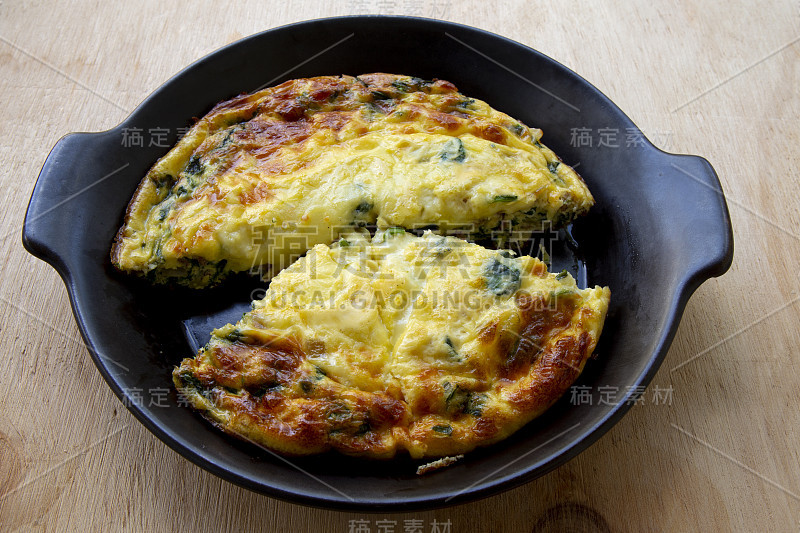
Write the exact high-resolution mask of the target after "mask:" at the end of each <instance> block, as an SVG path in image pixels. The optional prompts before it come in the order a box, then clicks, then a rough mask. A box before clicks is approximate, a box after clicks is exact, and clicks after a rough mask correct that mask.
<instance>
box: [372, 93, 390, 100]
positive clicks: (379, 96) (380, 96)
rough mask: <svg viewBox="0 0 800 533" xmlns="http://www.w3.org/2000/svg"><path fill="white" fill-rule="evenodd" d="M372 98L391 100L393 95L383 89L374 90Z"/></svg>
mask: <svg viewBox="0 0 800 533" xmlns="http://www.w3.org/2000/svg"><path fill="white" fill-rule="evenodd" d="M372 98H373V99H374V100H391V99H392V97H391V96H389V95H388V94H386V93H385V92H382V91H372Z"/></svg>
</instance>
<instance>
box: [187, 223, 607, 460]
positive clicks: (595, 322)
mask: <svg viewBox="0 0 800 533" xmlns="http://www.w3.org/2000/svg"><path fill="white" fill-rule="evenodd" d="M609 298H610V291H609V289H608V288H607V287H605V288H602V287H594V288H589V289H579V288H578V287H577V285H576V283H575V280H574V279H573V278H572V277H571V276H570V275H569V274H567V272H562V273H560V274H549V273H548V272H547V269H546V266H545V264H544V263H543V262H541V261H540V260H538V259H536V258H533V257H527V256H521V257H516V256H515V255H514V254H513V253H511V252H508V251H498V250H489V249H486V248H484V247H482V246H479V245H477V244H472V243H468V242H467V241H465V240H462V239H458V238H454V237H445V236H440V235H436V234H433V233H431V232H429V231H428V232H425V233H424V234H423V235H422V236H421V237H417V236H414V235H412V234H410V233H407V232H405V231H403V230H402V229H400V228H389V229H386V230H384V231H378V232H377V233H376V234H375V236H374V237H373V238H372V240H370V237H369V235H368V234H366V232H363V231H362V232H355V233H352V234H347V235H345V236H344V237H343V238H342V239H341V240H339V241H338V242H337V243H334V244H333V245H331V246H327V245H324V244H319V245H316V246H314V248H313V249H312V250H310V251H309V252H308V254H307V255H306V256H305V257H303V258H302V259H300V260H299V261H297V262H296V263H294V264H293V265H292V266H290V267H289V268H287V269H285V270H283V271H282V272H280V273H279V274H278V275H277V276H276V277H275V278H274V279H273V280H272V282H271V284H270V286H269V289H268V290H267V292H266V295H265V297H264V298H263V299H261V300H257V301H255V302H253V309H252V310H251V311H249V312H247V313H246V314H245V315H244V316H243V317H242V319H241V320H240V321H239V322H238V323H237V324H236V325H231V324H228V325H226V326H224V327H222V328H219V329H217V330H215V331H214V332H213V335H212V338H211V341H210V342H209V343H208V344H207V345H206V346H205V347H204V348H203V349H201V350H200V351H199V353H198V354H197V355H196V357H194V358H192V359H185V360H184V361H183V362H182V363H181V365H180V366H179V367H178V368H176V369H175V371H174V374H173V376H174V381H175V385H176V386H177V387H178V389H179V390H180V391H181V392H182V394H183V395H184V396H185V397H186V398H187V399H188V401H189V402H190V403H191V405H193V406H194V407H195V408H196V409H198V410H200V411H201V412H202V413H203V414H204V415H205V416H206V417H207V418H209V419H210V420H212V421H213V422H214V423H215V424H216V425H217V426H219V427H220V428H221V429H223V430H224V431H226V432H228V433H230V434H232V435H236V436H238V437H240V438H243V439H245V440H248V441H251V442H255V443H257V444H259V445H263V446H267V447H269V448H271V449H273V450H276V451H278V452H281V453H285V454H295V455H304V454H314V453H320V452H324V451H326V450H329V449H334V450H338V451H339V452H342V453H345V454H349V455H355V456H363V457H369V458H391V457H393V456H395V454H396V453H398V452H401V451H406V452H407V453H408V454H409V455H410V456H411V457H413V458H422V457H442V456H447V455H453V454H460V453H464V452H468V451H470V450H472V449H474V448H475V447H476V446H484V445H488V444H491V443H494V442H497V441H500V440H501V439H504V438H506V437H507V436H509V435H510V434H512V433H513V432H514V431H516V430H517V429H519V428H520V427H521V426H522V425H524V424H526V423H527V422H529V421H530V420H531V419H533V418H534V417H536V416H538V415H539V414H540V413H542V412H543V411H544V410H545V409H547V408H548V407H549V406H550V405H551V404H552V403H553V402H555V401H556V400H557V399H558V398H559V397H560V396H561V395H562V394H563V393H564V392H565V391H566V390H567V388H568V387H569V386H570V385H571V384H572V383H573V381H574V380H575V379H576V378H577V377H578V375H579V374H580V372H581V370H582V369H583V367H584V364H585V362H586V361H587V359H588V358H589V356H590V355H591V354H592V351H593V350H594V348H595V345H596V344H597V341H598V337H599V335H600V332H601V329H602V327H603V321H604V319H605V315H606V310H607V308H608V304H609Z"/></svg>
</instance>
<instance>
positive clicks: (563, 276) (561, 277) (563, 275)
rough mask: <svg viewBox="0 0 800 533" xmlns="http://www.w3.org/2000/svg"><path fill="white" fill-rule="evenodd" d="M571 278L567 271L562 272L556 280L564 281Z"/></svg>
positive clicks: (557, 275)
mask: <svg viewBox="0 0 800 533" xmlns="http://www.w3.org/2000/svg"><path fill="white" fill-rule="evenodd" d="M567 276H569V273H568V272H567V271H566V270H562V271H561V272H559V273H558V274H556V279H564V278H566V277H567Z"/></svg>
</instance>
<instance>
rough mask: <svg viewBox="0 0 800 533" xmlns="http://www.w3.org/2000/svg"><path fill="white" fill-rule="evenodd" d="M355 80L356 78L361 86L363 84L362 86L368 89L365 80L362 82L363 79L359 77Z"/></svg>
mask: <svg viewBox="0 0 800 533" xmlns="http://www.w3.org/2000/svg"><path fill="white" fill-rule="evenodd" d="M355 78H356V81H357V82H358V83H360V84H361V85H363V86H364V87H368V85H367V82H365V81H364V80H362V79H361V78H359V77H358V76H356V77H355Z"/></svg>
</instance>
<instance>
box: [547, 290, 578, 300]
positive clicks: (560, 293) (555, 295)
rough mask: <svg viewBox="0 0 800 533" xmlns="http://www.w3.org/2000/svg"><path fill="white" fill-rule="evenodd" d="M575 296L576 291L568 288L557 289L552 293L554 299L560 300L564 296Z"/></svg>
mask: <svg viewBox="0 0 800 533" xmlns="http://www.w3.org/2000/svg"><path fill="white" fill-rule="evenodd" d="M573 294H575V291H573V290H572V289H567V288H562V289H557V290H555V291H553V292H551V293H550V295H551V297H552V298H560V297H562V296H570V295H573Z"/></svg>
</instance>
